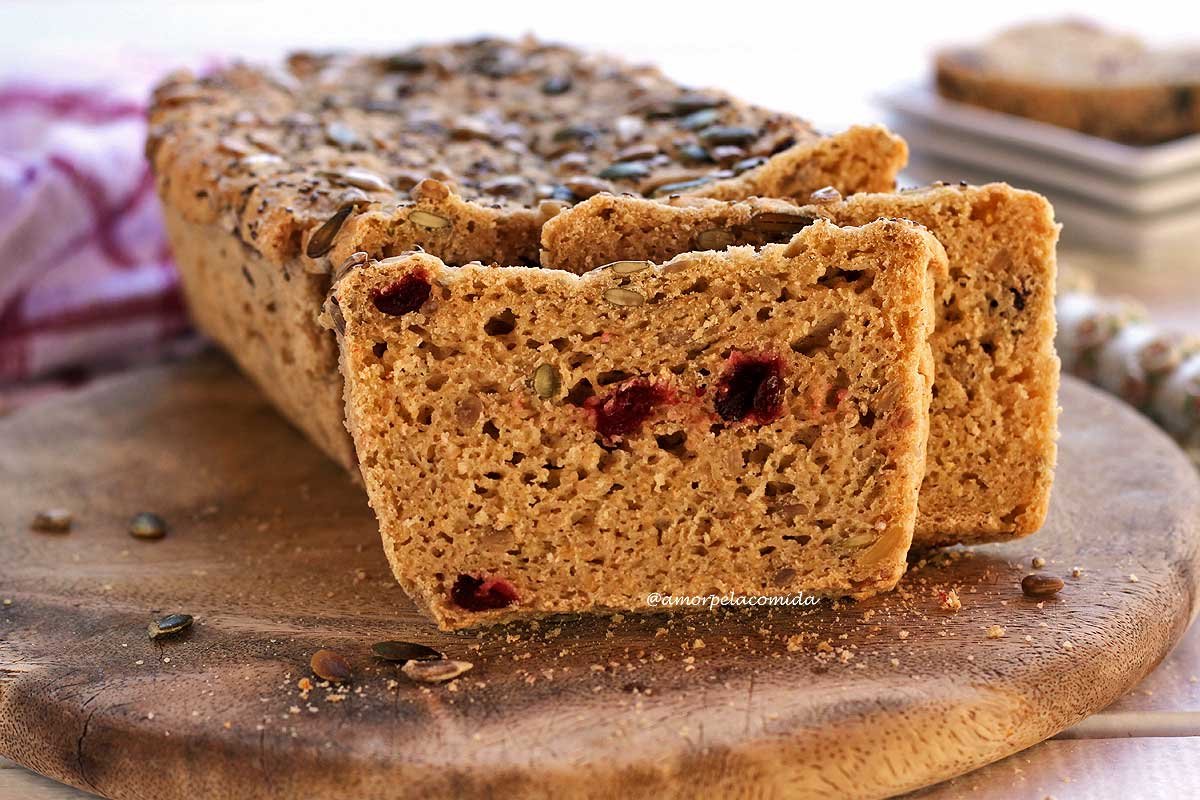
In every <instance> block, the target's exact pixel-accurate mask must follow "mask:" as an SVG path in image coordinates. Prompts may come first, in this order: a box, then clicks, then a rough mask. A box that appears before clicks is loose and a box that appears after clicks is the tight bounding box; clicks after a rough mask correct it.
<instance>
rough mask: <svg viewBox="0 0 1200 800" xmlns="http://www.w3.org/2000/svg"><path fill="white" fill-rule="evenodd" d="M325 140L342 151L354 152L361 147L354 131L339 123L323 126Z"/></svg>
mask: <svg viewBox="0 0 1200 800" xmlns="http://www.w3.org/2000/svg"><path fill="white" fill-rule="evenodd" d="M325 140H326V141H328V142H329V143H330V144H331V145H333V146H335V147H340V148H341V149H343V150H354V149H355V148H358V147H361V146H362V139H361V138H359V135H358V134H357V133H356V132H355V131H354V129H353V128H351V127H349V126H348V125H344V124H342V123H341V122H331V123H329V124H328V125H326V126H325Z"/></svg>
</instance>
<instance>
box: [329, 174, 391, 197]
mask: <svg viewBox="0 0 1200 800" xmlns="http://www.w3.org/2000/svg"><path fill="white" fill-rule="evenodd" d="M339 175H340V177H341V179H342V180H343V181H344V182H345V183H348V184H350V185H351V186H354V187H355V188H358V189H362V190H364V191H368V192H390V191H392V185H391V184H390V183H388V182H387V181H385V180H384V179H383V178H381V177H379V176H378V175H376V174H375V173H374V172H367V171H366V170H365V169H348V170H345V171H344V172H341V173H339Z"/></svg>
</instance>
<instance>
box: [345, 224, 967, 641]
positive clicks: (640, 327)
mask: <svg viewBox="0 0 1200 800" xmlns="http://www.w3.org/2000/svg"><path fill="white" fill-rule="evenodd" d="M346 266H347V268H346V270H345V274H344V275H343V276H342V277H341V278H340V279H338V280H337V281H336V283H335V285H334V286H333V289H332V292H331V295H330V299H329V301H328V303H327V305H326V311H325V314H324V315H323V317H322V321H323V322H324V324H326V325H327V326H329V327H331V328H333V329H334V330H335V331H336V332H337V336H338V341H339V345H340V350H341V370H342V374H343V376H344V378H345V382H346V409H347V419H348V423H349V427H350V430H351V433H352V434H353V437H354V442H355V445H356V448H357V451H358V455H359V461H360V466H361V469H362V475H363V478H364V481H365V483H366V487H367V490H368V493H369V495H370V500H371V504H372V506H373V508H374V509H375V512H376V514H377V516H378V518H379V522H380V528H381V531H382V534H383V539H384V543H385V548H386V550H387V554H388V557H389V558H390V559H391V563H392V567H393V569H394V571H395V573H396V576H397V578H398V579H399V581H400V583H401V584H402V585H403V587H404V588H405V589H406V590H407V591H408V593H409V594H410V595H411V596H412V597H413V598H414V600H415V601H417V602H418V604H419V605H420V606H422V607H423V608H424V609H425V610H426V611H427V612H428V614H429V615H430V616H431V617H432V618H433V619H434V620H436V622H437V623H438V624H439V625H440V626H442V627H443V628H447V629H453V628H463V627H469V626H474V625H479V624H486V623H494V622H501V621H505V620H509V619H514V618H518V617H522V616H530V615H534V616H536V615H544V614H551V613H557V612H578V611H587V610H599V609H619V610H641V609H650V608H653V607H655V606H654V605H653V603H652V601H651V600H649V599H648V598H649V597H650V595H651V594H653V593H661V594H662V595H671V596H674V597H681V596H695V595H708V594H710V593H711V594H724V593H727V592H736V593H738V594H741V595H748V596H759V595H769V596H789V595H794V594H796V593H798V592H801V591H805V592H810V593H814V594H817V595H826V596H841V595H852V596H857V597H864V596H869V595H872V594H875V593H877V592H880V591H883V590H886V589H890V588H892V587H893V586H894V585H895V583H896V581H897V580H898V579H899V578H900V576H901V574H902V573H903V571H904V566H905V555H906V553H907V551H908V547H909V542H910V540H911V535H912V528H913V523H914V520H915V516H916V510H917V506H916V502H917V490H918V487H919V485H920V480H921V476H922V474H923V471H924V461H925V447H926V438H927V427H928V426H927V420H928V416H927V415H928V403H929V393H930V384H931V375H930V367H931V363H930V354H929V346H928V336H929V333H930V330H931V327H932V314H931V311H930V309H931V297H932V291H933V282H934V278H933V273H934V272H937V271H939V270H944V268H945V256H944V252H943V250H942V248H941V246H940V245H939V244H938V243H937V241H936V240H935V239H934V238H933V237H932V236H930V235H929V234H928V233H927V232H926V231H924V230H923V229H922V228H920V227H919V226H916V225H914V224H912V223H908V222H900V221H878V222H872V223H870V224H867V225H865V226H862V227H848V228H839V227H837V226H835V225H833V224H831V223H828V222H818V223H816V224H814V225H812V226H810V227H808V228H807V229H806V230H804V231H802V232H801V233H799V234H798V235H797V236H796V237H795V238H793V239H792V240H791V241H790V242H788V243H785V244H773V245H769V246H767V247H764V248H762V249H761V250H755V249H753V248H750V247H735V248H731V249H729V250H727V251H725V252H720V253H716V252H707V253H689V254H687V255H685V256H681V257H679V258H674V259H670V260H668V261H666V263H662V264H655V263H650V262H649V261H643V260H638V261H624V262H618V263H615V264H611V265H608V266H606V267H605V268H603V269H596V270H592V271H590V272H588V273H587V274H585V275H582V276H576V275H573V274H571V273H569V272H566V271H563V270H554V269H541V268H527V267H495V266H482V265H466V266H462V267H449V266H446V265H445V264H444V263H443V262H442V261H441V260H440V259H438V258H435V257H434V256H431V255H428V254H425V253H408V254H401V255H397V256H394V257H392V258H389V259H386V260H384V261H368V260H367V258H366V256H365V254H363V255H359V256H356V257H354V258H351V259H350V260H349V261H348V264H347V265H346Z"/></svg>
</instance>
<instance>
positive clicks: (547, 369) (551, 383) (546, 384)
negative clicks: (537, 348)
mask: <svg viewBox="0 0 1200 800" xmlns="http://www.w3.org/2000/svg"><path fill="white" fill-rule="evenodd" d="M561 389H562V378H560V377H559V374H558V369H557V368H556V367H555V366H554V365H553V364H541V365H539V366H538V368H537V369H535V370H534V371H533V390H534V391H535V392H537V394H538V397H541V398H543V399H546V400H549V399H550V398H553V397H558V393H559V391H560V390H561Z"/></svg>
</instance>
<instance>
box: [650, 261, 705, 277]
mask: <svg viewBox="0 0 1200 800" xmlns="http://www.w3.org/2000/svg"><path fill="white" fill-rule="evenodd" d="M697 263H699V262H697V261H695V260H693V259H688V258H676V259H675V260H673V261H670V262H668V263H666V264H663V265H662V268H661V269H660V270H659V272H661V273H662V274H663V275H674V274H675V273H677V272H683V271H684V270H686V269H687V268H689V267H692V266H695V265H696V264H697Z"/></svg>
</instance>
